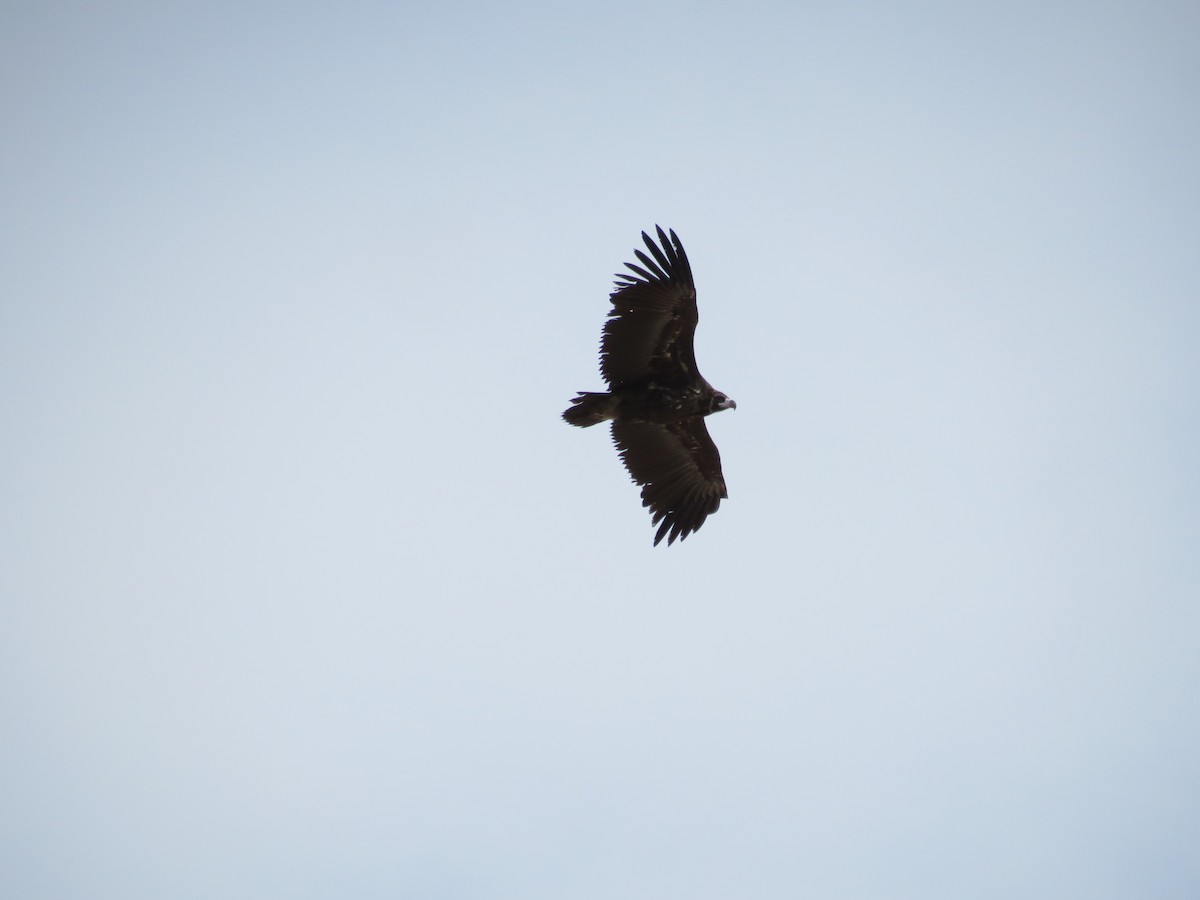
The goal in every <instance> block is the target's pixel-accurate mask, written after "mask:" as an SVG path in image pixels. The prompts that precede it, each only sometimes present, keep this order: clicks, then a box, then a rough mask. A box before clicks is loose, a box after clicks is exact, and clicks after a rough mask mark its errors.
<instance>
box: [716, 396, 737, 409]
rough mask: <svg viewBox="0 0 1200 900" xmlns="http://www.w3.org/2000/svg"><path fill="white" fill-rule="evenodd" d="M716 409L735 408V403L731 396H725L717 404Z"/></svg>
mask: <svg viewBox="0 0 1200 900" xmlns="http://www.w3.org/2000/svg"><path fill="white" fill-rule="evenodd" d="M717 409H737V404H736V403H735V402H734V401H733V398H731V397H726V398H725V399H724V400H722V401H721V402H720V403H718V404H717Z"/></svg>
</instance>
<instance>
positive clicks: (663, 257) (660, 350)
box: [563, 226, 737, 546]
mask: <svg viewBox="0 0 1200 900" xmlns="http://www.w3.org/2000/svg"><path fill="white" fill-rule="evenodd" d="M655 227H656V229H657V231H658V243H657V244H656V243H655V242H654V240H653V238H651V237H650V236H649V235H648V234H646V232H644V231H643V232H642V240H643V241H644V242H645V244H646V249H648V250H649V251H650V255H649V256H647V255H646V254H645V253H643V252H642V251H641V250H634V254H635V255H636V256H637V258H638V262H639V263H640V265H638V264H635V263H625V267H626V268H627V269H629V270H630V272H632V273H633V274H632V275H630V274H627V273H624V272H621V273H618V274H617V275H616V276H615V277H616V279H617V280H616V282H615V288H614V290H613V292H612V294H610V295H609V300H610V301H612V309H611V310H609V313H608V319H607V320H606V321H605V323H604V331H603V334H602V335H601V338H600V374H601V375H603V377H604V380H605V381H606V382H608V387H609V389H608V390H607V391H605V392H603V393H592V392H586V391H581V392H579V394H578V396H576V397H575V398H574V399H573V400H572V401H571V406H570V407H569V408H568V409H567V411H566V412H564V413H563V418H564V419H566V420H567V421H568V422H570V423H571V424H572V425H578V426H580V427H581V428H587V427H588V426H590V425H595V424H597V423H598V422H604V421H606V420H611V421H612V438H613V443H614V444H615V445H616V447H617V450H618V451H619V452H620V454H621V461H622V462H623V463H625V468H626V469H628V470H629V474H630V476H632V478H633V480H634V481H635V482H637V483H638V484H640V485H641V486H642V506H646V507H649V509H650V512H651V514H652V515H653V522H652V524H654V525H658V532H657V533H656V534H655V536H654V544H655V546H658V543H659V541H661V540H662V539H663V538H664V537H665V538H666V539H667V544H668V545H670V544H672V543H674V542H675V539H676V538H679V539H680V540H683V539H684V538H686V537H687V536H688V535H689V534H691V533H692V532H693V531H696V530H697V529H699V527H700V526H701V525H703V524H704V520H705V519H706V518H708V516H709V515H711V514H712V513H715V512H716V511H717V507H719V506H720V505H721V501H722V500H723V499H725V498H727V497H728V496H729V493H728V491H726V489H725V477H724V476H723V475H722V474H721V455H720V454H719V453H718V452H717V446H716V444H714V443H713V442H712V438H710V437H709V436H708V429H707V428H705V426H704V417H705V416H709V415H712V414H713V413H715V412H719V411H721V410H723V409H737V404H736V403H734V402H733V401H732V400H731V399H730V398H729V397H727V396H725V394H723V393H721V392H720V391H718V390H714V389H713V386H712V385H711V384H709V383H708V382H707V381H705V380H704V378H703V376H701V374H700V370H699V369H697V368H696V354H695V350H694V349H693V347H692V339H693V337H694V336H695V333H696V323H697V321H699V314H698V313H697V311H696V285H695V284H694V283H693V282H692V267H691V264H690V263H688V258H687V254H686V253H684V252H683V245H682V244H681V243H679V238H678V237H676V236H675V232H674V231H671V232H670V238H669V239H668V236H667V234H666V233H664V232H663V230H662V228H659V227H658V226H655ZM660 523H661V524H660Z"/></svg>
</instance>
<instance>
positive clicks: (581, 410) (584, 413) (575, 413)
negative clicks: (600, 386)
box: [562, 391, 617, 428]
mask: <svg viewBox="0 0 1200 900" xmlns="http://www.w3.org/2000/svg"><path fill="white" fill-rule="evenodd" d="M616 412H617V398H616V397H614V396H613V395H612V394H590V393H587V392H585V391H580V392H579V394H578V396H576V397H575V398H574V399H573V400H572V401H571V405H570V407H568V408H567V411H566V412H564V413H563V414H562V416H563V418H564V419H566V420H567V421H568V422H570V423H571V424H572V425H578V426H579V427H580V428H587V427H588V426H589V425H596V424H597V423H599V422H603V421H604V420H605V419H611V418H612V417H613V416H614V415H615V414H616Z"/></svg>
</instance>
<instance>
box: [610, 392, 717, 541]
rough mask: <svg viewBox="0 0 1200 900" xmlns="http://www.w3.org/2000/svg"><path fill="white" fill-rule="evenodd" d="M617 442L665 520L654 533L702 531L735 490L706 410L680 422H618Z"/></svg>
mask: <svg viewBox="0 0 1200 900" xmlns="http://www.w3.org/2000/svg"><path fill="white" fill-rule="evenodd" d="M612 436H613V443H614V444H616V445H617V449H618V450H619V451H620V452H621V461H622V462H623V463H625V468H626V469H628V470H629V474H630V475H632V476H633V480H634V481H636V482H637V483H638V484H640V485H641V486H642V506H648V507H649V508H650V511H651V513H653V514H654V522H653V524H655V525H658V524H659V522H662V524H661V525H659V528H658V533H657V534H656V535H655V536H654V544H655V546H657V545H658V542H659V541H661V540H662V539H663V538H664V537H666V538H667V543H668V544H672V543H674V542H675V539H676V538H679V539H680V540H683V539H684V538H686V537H687V536H688V535H689V534H691V533H692V532H693V531H696V530H697V529H698V528H699V527H700V526H701V525H703V524H704V520H705V519H706V518H708V517H709V516H710V515H711V514H712V513H715V512H716V511H717V507H718V506H720V505H721V500H722V499H724V498H725V497H728V496H729V493H728V492H727V491H726V490H725V478H724V476H723V475H722V474H721V454H720V453H718V452H717V445H716V444H714V443H713V442H712V438H710V437H709V436H708V429H707V428H705V427H704V419H703V417H701V416H689V417H687V418H686V419H681V420H679V421H677V422H668V423H657V422H621V421H614V422H613V424H612Z"/></svg>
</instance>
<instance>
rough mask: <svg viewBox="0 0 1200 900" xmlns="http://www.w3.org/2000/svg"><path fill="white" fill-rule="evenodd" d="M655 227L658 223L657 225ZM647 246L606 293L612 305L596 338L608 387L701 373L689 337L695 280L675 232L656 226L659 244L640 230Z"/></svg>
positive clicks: (685, 378) (686, 378)
mask: <svg viewBox="0 0 1200 900" xmlns="http://www.w3.org/2000/svg"><path fill="white" fill-rule="evenodd" d="M655 227H656V228H658V226H655ZM642 240H643V241H645V242H646V248H647V249H648V250H649V251H650V255H649V256H647V255H646V254H645V253H643V252H642V251H641V250H635V251H634V253H635V254H636V256H637V258H638V261H639V262H640V263H641V265H635V264H634V263H625V267H626V268H628V269H629V270H630V271H631V272H633V275H627V274H618V275H617V276H616V278H617V281H616V282H615V284H616V290H614V291H613V292H612V294H611V295H610V296H609V299H610V300H611V301H612V305H613V308H612V310H610V311H609V314H608V320H607V321H606V322H605V323H604V336H603V338H602V339H601V341H600V372H601V374H602V375H603V376H604V380H605V381H607V382H608V383H609V384H610V385H611V386H612V387H614V388H619V387H623V386H625V385H628V384H633V383H636V382H639V381H644V380H646V379H654V380H656V381H658V382H660V383H663V384H677V383H682V382H686V381H689V380H692V379H695V378H698V377H699V373H698V372H697V371H696V356H695V351H694V349H693V347H692V339H693V337H694V335H695V333H696V322H697V320H698V318H699V316H698V315H697V312H696V285H695V284H693V283H692V267H691V265H690V264H689V263H688V258H687V254H686V253H684V252H683V245H682V244H681V243H679V238H678V237H676V236H675V232H674V231H672V232H671V236H670V239H669V240H668V238H667V235H666V234H665V233H664V232H663V230H662V228H658V240H659V243H660V244H661V245H662V246H661V247H660V246H659V244H656V243H654V241H653V239H651V237H650V236H649V235H648V234H646V232H644V231H643V232H642Z"/></svg>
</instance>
